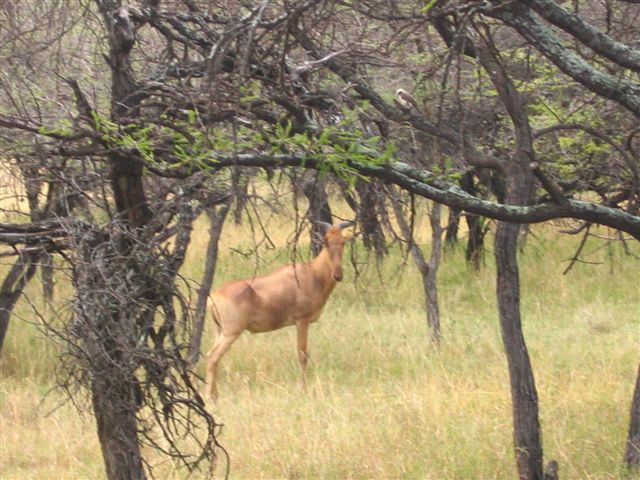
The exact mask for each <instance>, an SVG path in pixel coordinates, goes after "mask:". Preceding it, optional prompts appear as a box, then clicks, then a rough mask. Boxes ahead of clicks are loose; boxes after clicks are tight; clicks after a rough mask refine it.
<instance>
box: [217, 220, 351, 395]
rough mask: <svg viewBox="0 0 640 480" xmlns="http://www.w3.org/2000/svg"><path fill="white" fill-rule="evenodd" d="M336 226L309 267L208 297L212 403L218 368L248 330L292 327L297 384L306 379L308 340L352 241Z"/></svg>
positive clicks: (300, 266)
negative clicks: (211, 332) (211, 333)
mask: <svg viewBox="0 0 640 480" xmlns="http://www.w3.org/2000/svg"><path fill="white" fill-rule="evenodd" d="M345 226H346V224H343V225H339V226H329V227H328V228H327V231H326V233H325V235H324V248H323V249H322V251H321V252H320V254H319V255H318V256H317V257H316V258H315V259H313V260H312V261H311V262H308V263H301V264H291V265H286V266H284V267H282V268H280V269H278V270H276V271H275V272H272V273H270V274H267V275H263V276H260V277H255V278H250V279H247V280H239V281H236V282H232V283H228V284H226V285H224V286H222V287H220V288H219V289H218V290H216V291H215V292H213V293H212V294H211V297H210V298H209V308H210V309H211V312H212V314H213V318H214V322H215V326H216V338H215V341H214V344H213V347H212V348H211V350H210V351H209V353H208V354H207V395H208V396H209V397H210V398H211V399H213V400H215V399H216V398H217V395H218V393H217V388H216V373H217V367H218V363H219V362H220V359H221V358H222V356H223V355H224V354H225V353H226V352H227V351H228V350H229V348H230V347H231V345H232V344H233V342H234V341H235V340H236V339H237V338H238V337H239V336H240V334H242V332H244V331H245V330H248V331H249V332H251V333H259V332H270V331H272V330H277V329H279V328H282V327H287V326H290V325H296V330H297V338H298V342H297V343H298V361H299V363H300V367H301V368H302V383H303V385H304V383H305V379H306V366H307V360H308V358H309V356H308V353H307V336H308V332H309V325H310V324H311V323H313V322H315V321H316V320H317V319H318V317H319V316H320V314H321V313H322V308H323V307H324V304H325V302H326V301H327V298H329V295H330V294H331V292H332V291H333V288H334V287H335V285H336V282H339V281H340V280H342V252H343V249H344V244H345V243H346V242H347V241H348V240H349V239H350V238H351V237H350V236H343V235H342V232H341V228H344V227H345Z"/></svg>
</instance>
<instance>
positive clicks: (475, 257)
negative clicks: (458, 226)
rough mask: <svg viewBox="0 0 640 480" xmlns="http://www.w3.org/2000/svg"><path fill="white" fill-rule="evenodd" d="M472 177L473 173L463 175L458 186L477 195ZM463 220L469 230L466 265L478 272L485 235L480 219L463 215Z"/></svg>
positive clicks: (470, 215) (481, 260) (482, 256)
mask: <svg viewBox="0 0 640 480" xmlns="http://www.w3.org/2000/svg"><path fill="white" fill-rule="evenodd" d="M473 175H474V174H473V172H467V173H465V174H464V175H463V177H462V178H461V179H460V186H461V187H462V189H463V190H464V191H465V192H467V193H469V194H471V195H477V194H478V189H477V188H476V185H475V183H474V180H473ZM465 218H466V220H467V226H468V229H469V236H468V238H467V249H466V251H465V258H466V260H467V264H469V265H471V266H472V267H473V268H474V269H476V270H479V269H480V267H481V266H482V263H483V261H484V235H485V233H486V232H485V230H484V229H483V227H482V223H483V222H482V217H479V216H478V215H474V214H467V215H465Z"/></svg>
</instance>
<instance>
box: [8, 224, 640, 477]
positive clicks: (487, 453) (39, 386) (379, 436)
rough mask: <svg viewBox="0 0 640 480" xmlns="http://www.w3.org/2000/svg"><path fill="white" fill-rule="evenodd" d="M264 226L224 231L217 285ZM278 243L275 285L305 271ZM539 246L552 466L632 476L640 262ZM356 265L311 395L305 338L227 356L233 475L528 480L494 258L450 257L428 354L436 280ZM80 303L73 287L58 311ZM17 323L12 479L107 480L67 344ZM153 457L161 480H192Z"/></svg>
mask: <svg viewBox="0 0 640 480" xmlns="http://www.w3.org/2000/svg"><path fill="white" fill-rule="evenodd" d="M205 227H206V226H205V225H204V223H202V224H201V225H200V228H198V229H197V230H196V233H195V238H194V244H193V246H192V248H191V250H190V254H189V258H188V261H187V264H186V266H185V272H184V273H185V274H186V275H188V276H193V277H194V278H198V277H199V275H200V272H201V270H202V267H203V262H202V258H201V257H202V251H203V250H204V248H205V244H206V238H205V235H204V229H205ZM247 230H248V229H247V227H246V226H245V227H244V228H243V227H235V226H233V225H231V224H229V225H228V226H227V227H225V231H224V234H223V240H222V245H223V246H222V254H221V255H222V256H221V259H220V267H219V272H218V276H217V277H216V285H219V284H220V283H221V282H223V281H226V280H230V279H232V278H238V277H242V276H247V275H251V274H252V273H253V272H255V271H256V262H255V259H254V257H245V256H243V255H241V254H239V253H237V252H235V251H233V250H231V247H235V248H238V247H239V248H240V249H248V248H249V247H250V246H251V244H250V242H249V241H248V240H244V242H246V243H245V244H242V241H240V242H239V241H238V239H239V238H243V239H244V238H248V233H247ZM270 230H271V231H281V232H283V233H280V234H275V237H274V242H275V243H276V245H277V246H278V248H276V249H275V250H273V251H267V252H263V254H264V258H263V262H262V263H261V265H260V266H259V270H260V271H261V272H263V271H268V270H269V269H270V268H272V267H274V266H276V265H278V264H279V263H280V262H283V261H287V259H288V253H287V252H286V251H284V250H283V249H282V248H280V246H281V245H283V244H284V242H285V240H286V235H287V234H288V232H290V231H291V226H290V225H288V224H286V225H285V224H283V225H281V226H280V228H279V226H278V225H277V224H275V223H272V225H271V226H270ZM533 232H534V234H535V238H534V237H531V236H530V237H529V239H528V243H527V245H526V247H525V249H524V253H523V254H522V255H521V276H522V280H523V282H522V283H523V289H522V290H523V291H522V311H523V319H524V328H525V335H526V339H527V343H528V346H529V350H530V354H531V357H532V362H533V366H534V369H535V375H536V381H537V386H538V392H539V397H540V406H541V412H540V416H541V422H542V430H543V440H544V449H545V456H546V458H555V459H557V460H558V462H559V463H560V468H561V470H560V473H561V476H562V478H564V479H593V480H595V479H615V478H622V476H623V472H622V470H620V467H619V465H620V462H621V458H622V452H623V448H624V440H625V436H626V429H627V422H628V413H629V403H630V400H631V394H632V387H633V382H634V380H635V372H636V368H637V363H638V352H639V351H640V295H639V293H640V292H639V287H638V278H640V262H639V261H638V260H636V259H634V258H633V257H630V256H625V255H624V254H623V252H622V251H621V248H620V247H619V246H615V247H611V248H609V247H602V245H603V243H602V242H599V241H597V240H593V241H591V242H590V243H589V244H588V245H587V248H586V251H587V252H589V260H590V261H594V262H602V264H599V265H590V264H577V265H576V266H575V267H574V268H573V269H572V270H571V271H570V272H569V273H568V274H567V275H562V272H563V270H564V268H565V267H566V266H567V261H566V260H567V259H569V258H570V257H571V256H572V254H573V252H574V249H575V248H576V246H577V242H578V240H579V239H576V238H570V237H567V236H558V235H556V234H555V233H553V230H552V229H551V228H549V227H547V226H540V227H536V228H534V230H533ZM356 248H357V246H356ZM635 250H636V254H637V253H639V252H638V248H637V247H636V248H635ZM348 254H349V252H347V255H348ZM357 257H358V260H359V261H360V262H361V263H360V264H359V271H360V276H359V278H358V280H357V282H354V281H353V279H354V278H355V274H354V270H353V267H351V266H349V265H348V266H347V268H346V271H345V281H343V283H342V284H340V285H339V286H338V287H337V289H336V291H335V293H334V295H333V297H332V298H331V300H330V301H329V304H328V305H327V307H326V310H325V313H324V314H323V316H322V318H321V319H320V321H319V322H318V323H316V324H314V326H313V327H312V329H311V334H310V353H311V367H310V372H309V373H310V377H309V388H308V391H307V392H306V393H303V392H302V390H301V389H300V388H299V385H298V378H299V373H298V366H297V362H296V357H295V351H294V349H295V347H294V346H295V331H294V329H284V330H281V331H278V332H273V333H270V334H262V335H255V336H252V335H250V334H245V335H243V336H242V337H241V338H240V339H239V340H238V341H237V342H236V344H235V345H234V346H233V348H232V349H231V351H230V352H229V354H228V355H227V356H226V357H225V358H224V360H223V362H222V366H221V374H220V377H221V378H220V384H219V390H220V394H221V398H220V400H219V403H218V405H216V406H215V408H214V412H215V414H216V416H217V417H218V419H219V420H220V421H222V422H223V423H224V425H225V426H224V429H223V430H222V434H221V436H220V441H221V442H222V444H223V445H224V446H225V447H226V449H227V450H228V452H229V454H230V456H231V473H232V474H231V478H238V479H274V478H288V479H349V478H354V479H373V478H375V479H392V478H393V479H395V478H406V479H434V480H435V479H503V478H504V479H510V478H515V476H516V474H515V468H514V456H513V453H512V440H511V406H510V399H509V387H508V385H509V383H508V378H507V373H506V363H505V358H504V354H503V351H502V346H501V341H500V332H499V328H498V321H497V318H496V308H495V298H494V297H495V295H494V269H493V266H492V259H491V258H490V257H491V254H490V253H489V255H488V258H487V265H486V268H485V269H483V270H482V271H480V272H475V273H474V272H470V271H469V270H467V268H466V266H465V264H464V260H463V252H460V251H453V252H449V253H448V255H447V256H446V258H445V261H444V263H443V265H442V268H441V273H440V301H441V310H442V314H443V319H442V329H443V335H444V338H443V343H442V345H441V347H440V349H435V348H434V347H432V346H431V345H430V344H429V343H428V342H427V340H426V338H427V329H426V326H425V315H424V312H423V299H422V294H421V286H420V285H421V283H420V280H419V277H418V274H417V272H416V271H415V268H413V266H412V265H410V262H409V264H408V265H403V262H402V258H401V256H400V254H398V253H397V252H392V255H391V256H390V257H389V258H388V259H387V260H386V261H385V262H384V263H383V264H382V265H380V266H379V267H377V266H376V264H375V262H374V261H373V260H370V261H367V259H366V256H365V255H364V254H363V253H362V252H361V251H359V252H358V255H357ZM347 263H348V261H347ZM3 267H4V266H2V267H0V268H3ZM34 287H35V286H34ZM36 290H37V289H36V288H31V289H30V298H31V299H33V301H34V302H38V301H39V300H38V294H37V291H36ZM69 293H70V292H69V290H68V287H65V286H64V285H60V289H59V294H58V298H59V299H60V301H61V302H62V301H63V300H64V297H65V296H68V295H69ZM60 305H61V306H60V308H63V306H62V303H61V304H60ZM17 313H18V318H14V320H13V323H12V325H11V328H10V331H9V334H8V338H7V342H6V345H5V350H4V351H3V357H2V360H1V363H0V367H1V369H2V372H1V375H2V376H1V378H2V382H1V383H0V477H1V478H2V479H6V480H9V479H31V478H33V479H36V478H37V479H41V478H60V479H63V478H69V479H76V478H77V479H82V478H87V479H88V478H91V479H93V478H103V477H104V474H103V472H102V463H101V455H100V448H99V444H98V441H97V438H96V434H95V432H94V424H93V421H92V417H91V415H90V413H88V412H90V408H89V406H88V404H87V402H86V400H82V399H80V402H79V403H80V407H81V412H86V413H79V412H78V410H76V409H74V408H73V407H72V406H70V405H68V404H66V405H63V406H61V407H60V408H58V406H59V401H60V399H61V398H62V397H61V395H60V394H59V393H58V392H55V391H54V392H52V393H49V394H48V395H46V394H47V392H48V391H49V389H50V388H51V387H52V377H53V373H54V372H55V365H56V361H55V357H56V349H55V346H52V345H51V343H50V342H49V341H47V340H46V339H45V338H44V337H43V336H42V334H40V333H39V331H38V329H37V324H38V319H36V318H34V317H33V315H32V314H31V313H30V309H29V307H28V304H27V303H26V302H23V303H22V304H21V305H20V306H19V308H18V311H17ZM208 341H209V340H208V339H206V342H207V344H206V345H203V350H206V349H207V348H208ZM198 369H199V371H200V372H201V373H202V372H203V365H200V366H199V367H198ZM45 395H46V396H45ZM43 398H44V400H43ZM148 453H149V458H151V459H152V461H154V462H157V463H158V464H159V468H158V470H157V472H158V474H159V475H158V478H183V477H184V476H185V472H182V471H177V472H175V471H174V470H173V468H172V466H171V465H170V464H167V463H166V462H165V460H164V459H163V458H162V457H161V456H159V455H156V454H154V453H153V452H148ZM163 462H165V463H163ZM221 471H222V470H220V471H219V473H221ZM195 478H197V475H196V477H195Z"/></svg>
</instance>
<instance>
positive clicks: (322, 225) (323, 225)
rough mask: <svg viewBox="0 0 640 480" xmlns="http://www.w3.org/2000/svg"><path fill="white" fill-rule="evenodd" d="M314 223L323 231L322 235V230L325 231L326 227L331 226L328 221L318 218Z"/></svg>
mask: <svg viewBox="0 0 640 480" xmlns="http://www.w3.org/2000/svg"><path fill="white" fill-rule="evenodd" d="M316 224H317V225H318V226H319V227H320V230H321V231H322V232H323V235H324V232H326V231H327V229H328V228H330V227H331V226H332V225H331V224H330V223H327V222H323V221H322V220H318V221H317V222H316Z"/></svg>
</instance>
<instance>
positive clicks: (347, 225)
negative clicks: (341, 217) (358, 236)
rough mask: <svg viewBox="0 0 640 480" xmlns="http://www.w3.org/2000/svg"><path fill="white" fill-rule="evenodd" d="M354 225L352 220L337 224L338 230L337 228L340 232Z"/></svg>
mask: <svg viewBox="0 0 640 480" xmlns="http://www.w3.org/2000/svg"><path fill="white" fill-rule="evenodd" d="M355 224H356V222H355V221H353V220H349V221H348V222H342V223H340V224H338V228H339V229H340V230H343V229H345V228H349V227H351V226H353V225H355Z"/></svg>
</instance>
